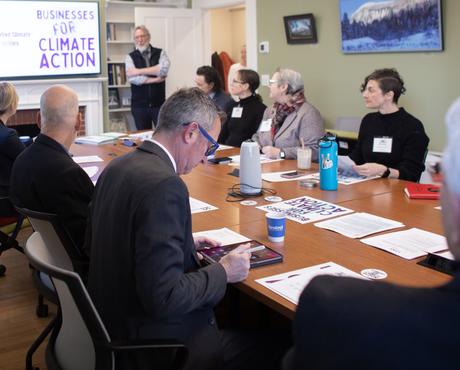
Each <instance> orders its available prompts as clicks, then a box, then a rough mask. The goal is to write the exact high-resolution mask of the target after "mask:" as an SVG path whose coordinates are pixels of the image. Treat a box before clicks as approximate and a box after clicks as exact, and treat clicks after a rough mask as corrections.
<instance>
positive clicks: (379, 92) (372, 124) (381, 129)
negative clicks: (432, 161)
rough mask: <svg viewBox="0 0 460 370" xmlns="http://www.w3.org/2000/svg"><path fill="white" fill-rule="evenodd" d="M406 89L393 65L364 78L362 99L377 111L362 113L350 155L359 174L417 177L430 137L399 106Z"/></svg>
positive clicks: (421, 167) (420, 170) (420, 123)
mask: <svg viewBox="0 0 460 370" xmlns="http://www.w3.org/2000/svg"><path fill="white" fill-rule="evenodd" d="M405 91H406V88H405V87H404V81H403V79H402V78H401V76H400V75H399V73H398V71H397V70H396V69H394V68H384V69H377V70H375V71H374V72H372V73H371V74H370V75H368V76H367V77H366V78H365V79H364V82H363V84H362V85H361V92H362V95H363V98H364V102H365V104H366V107H367V108H370V109H377V112H374V113H369V114H367V115H366V116H364V118H363V120H362V122H361V126H360V129H359V135H358V142H357V144H356V146H355V148H354V149H353V151H352V152H351V154H350V155H349V157H350V158H351V159H352V160H353V161H354V162H355V165H354V166H353V169H354V170H355V171H356V172H357V173H358V174H360V175H363V176H381V177H392V178H397V179H402V180H409V181H418V180H419V179H420V175H421V174H422V172H423V170H424V169H425V164H424V161H425V155H426V151H427V148H428V143H429V141H430V139H429V138H428V136H427V135H426V134H425V130H424V128H423V124H422V122H420V121H419V120H418V119H417V118H415V117H414V116H412V115H411V114H409V113H407V112H406V111H405V109H404V108H402V107H401V108H400V107H399V106H398V100H399V97H400V96H401V95H402V94H404V93H405Z"/></svg>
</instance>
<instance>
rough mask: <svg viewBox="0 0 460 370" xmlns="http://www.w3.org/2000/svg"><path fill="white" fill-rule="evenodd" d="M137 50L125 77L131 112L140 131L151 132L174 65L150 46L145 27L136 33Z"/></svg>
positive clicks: (128, 57)
mask: <svg viewBox="0 0 460 370" xmlns="http://www.w3.org/2000/svg"><path fill="white" fill-rule="evenodd" d="M134 44H135V50H134V51H133V52H131V53H129V54H128V55H127V56H126V60H125V65H126V75H127V78H128V81H129V83H130V84H131V112H132V114H133V117H134V121H135V123H136V128H137V129H138V130H146V129H152V127H155V125H156V124H157V119H158V113H159V111H160V107H161V105H162V104H163V103H164V101H165V97H166V84H165V80H166V77H167V75H168V71H169V66H170V65H171V62H170V61H169V58H168V56H167V55H166V53H165V51H164V50H162V49H158V48H154V47H153V46H152V45H150V32H149V30H148V29H147V28H146V27H145V26H143V25H142V26H137V27H136V28H135V29H134Z"/></svg>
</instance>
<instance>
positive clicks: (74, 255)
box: [16, 207, 88, 275]
mask: <svg viewBox="0 0 460 370" xmlns="http://www.w3.org/2000/svg"><path fill="white" fill-rule="evenodd" d="M16 210H17V211H18V212H19V213H21V214H22V215H24V216H26V217H27V218H28V219H29V221H30V223H31V224H32V227H33V228H34V230H35V231H38V232H40V234H41V237H42V238H43V240H44V242H45V244H46V246H47V248H48V249H49V250H50V252H51V253H50V258H52V260H51V262H53V263H54V264H55V265H57V266H60V267H62V268H64V269H66V270H71V271H76V272H78V273H80V274H81V273H82V269H83V270H84V269H85V267H83V268H82V266H86V268H87V265H88V258H87V257H86V256H84V255H83V253H82V251H81V250H80V249H79V248H78V247H77V246H76V245H75V243H74V242H73V240H72V238H71V237H70V235H69V233H68V232H67V230H66V229H65V227H64V226H63V225H62V223H61V222H60V220H59V218H58V216H57V215H55V214H53V213H46V212H37V211H32V210H30V209H27V208H19V207H16ZM83 275H85V273H84V274H83Z"/></svg>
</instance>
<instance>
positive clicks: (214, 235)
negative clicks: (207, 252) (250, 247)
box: [193, 227, 251, 245]
mask: <svg viewBox="0 0 460 370" xmlns="http://www.w3.org/2000/svg"><path fill="white" fill-rule="evenodd" d="M193 236H194V237H197V236H207V237H208V238H210V239H213V240H215V241H218V242H219V243H221V245H229V244H236V243H244V242H247V241H249V240H251V239H249V238H246V237H245V236H243V235H241V234H238V233H237V232H235V231H233V230H230V229H227V228H226V227H223V228H222V229H215V230H206V231H199V232H196V233H193Z"/></svg>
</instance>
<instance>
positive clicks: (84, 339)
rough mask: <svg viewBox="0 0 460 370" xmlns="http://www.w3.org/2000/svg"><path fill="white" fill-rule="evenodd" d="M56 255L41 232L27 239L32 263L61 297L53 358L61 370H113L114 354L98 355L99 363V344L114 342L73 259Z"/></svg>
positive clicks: (26, 248)
mask: <svg viewBox="0 0 460 370" xmlns="http://www.w3.org/2000/svg"><path fill="white" fill-rule="evenodd" d="M34 227H35V226H34ZM55 252H56V249H55V248H53V247H50V246H49V244H48V242H46V241H45V240H44V238H42V235H41V233H40V232H37V231H36V232H34V233H33V234H32V236H31V237H30V238H29V239H28V240H27V243H26V247H25V253H26V255H27V257H28V258H29V261H30V263H31V264H32V265H33V266H34V267H35V268H36V269H37V270H39V271H43V272H44V273H46V274H48V275H49V276H50V277H51V279H52V281H53V284H54V286H55V289H56V291H57V294H58V298H59V304H60V309H61V315H62V323H61V326H60V328H56V330H55V333H57V334H56V335H54V343H51V341H50V344H49V345H51V351H52V355H51V356H52V357H54V359H53V360H54V361H55V362H57V364H58V366H59V368H61V369H65V370H81V369H88V370H91V369H96V368H97V369H112V368H113V366H114V355H113V354H112V353H111V352H107V351H106V352H105V353H102V355H101V356H100V354H97V358H98V361H97V364H96V351H97V349H96V346H95V345H96V344H102V345H104V344H107V343H109V341H110V337H109V334H108V332H107V330H106V328H105V326H104V324H103V322H102V320H101V318H100V316H99V314H98V312H97V310H96V307H95V306H94V304H93V302H92V300H91V298H90V296H89V294H88V292H87V290H86V288H85V286H84V284H83V282H82V280H81V278H80V276H79V275H78V274H77V273H76V272H74V271H72V270H71V269H69V266H70V267H71V264H70V261H69V258H68V257H67V260H66V259H65V258H62V253H61V256H60V257H59V258H57V257H56V256H55V255H54V253H55ZM64 252H65V251H64ZM52 339H53V338H52ZM49 350H50V349H49ZM48 355H49V353H48ZM100 361H102V362H100Z"/></svg>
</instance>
